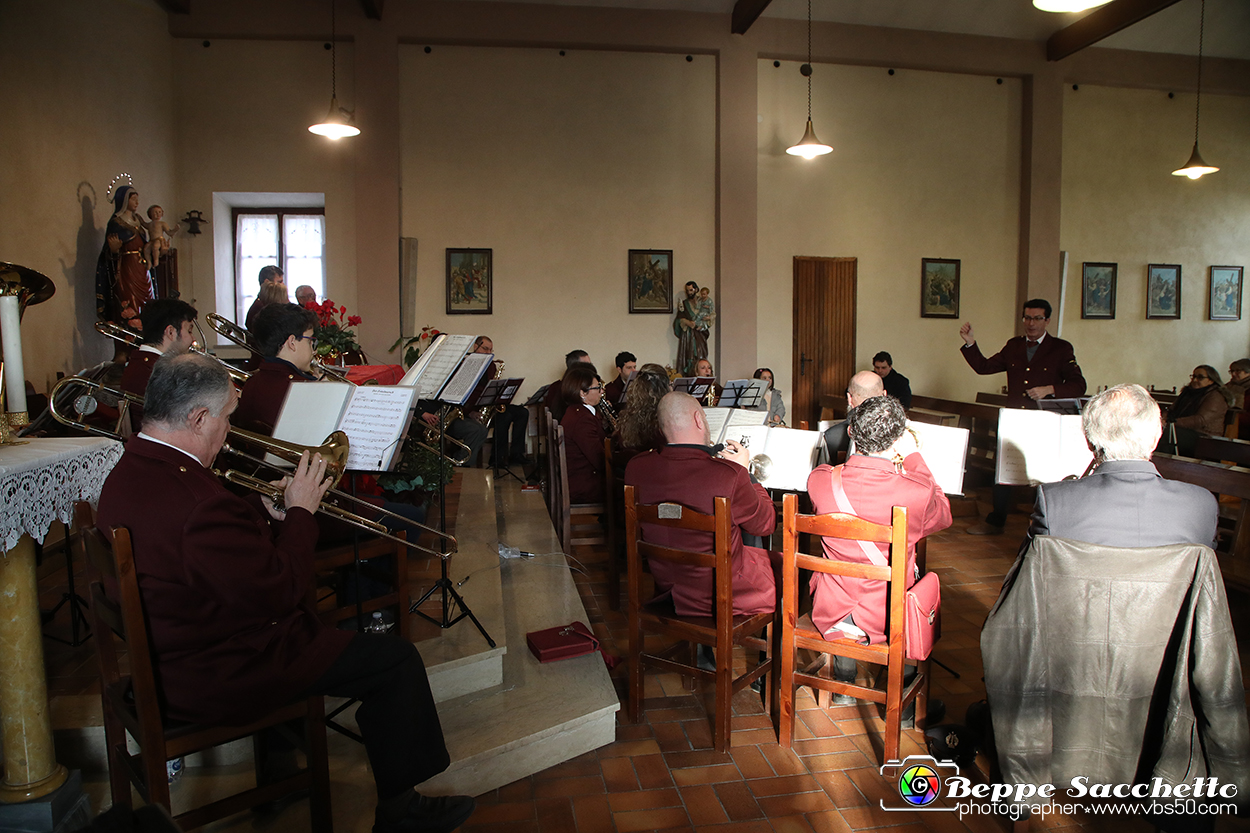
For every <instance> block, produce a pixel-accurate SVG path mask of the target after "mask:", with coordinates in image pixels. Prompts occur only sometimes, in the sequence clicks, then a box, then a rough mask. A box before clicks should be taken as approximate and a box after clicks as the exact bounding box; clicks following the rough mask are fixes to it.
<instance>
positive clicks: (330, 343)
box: [304, 298, 360, 356]
mask: <svg viewBox="0 0 1250 833" xmlns="http://www.w3.org/2000/svg"><path fill="white" fill-rule="evenodd" d="M304 306H305V308H307V309H310V310H312V311H313V312H315V313H316V314H317V354H318V355H321V356H338V355H342V354H343V353H351V352H353V351H359V350H360V342H358V341H356V334H355V333H354V332H352V330H351V329H350V328H351V327H358V326H360V316H359V315H348V314H347V307H342V306H337V305H336V304H335V303H334V302H333V301H331V300H330V299H329V298H327V299H325V300H324V301H322V302H321V303H320V304H318V303H315V302H309V303H307V304H305V305H304Z"/></svg>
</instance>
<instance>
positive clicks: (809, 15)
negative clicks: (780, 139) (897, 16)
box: [807, 0, 1206, 121]
mask: <svg viewBox="0 0 1250 833" xmlns="http://www.w3.org/2000/svg"><path fill="white" fill-rule="evenodd" d="M1203 2H1204V3H1205V2H1206V0H1203ZM1198 52H1199V53H1200V54H1201V52H1202V47H1201V45H1200V46H1199V47H1198ZM1198 86H1199V89H1201V87H1202V60H1201V58H1199V61H1198ZM807 120H808V121H811V120H812V0H807Z"/></svg>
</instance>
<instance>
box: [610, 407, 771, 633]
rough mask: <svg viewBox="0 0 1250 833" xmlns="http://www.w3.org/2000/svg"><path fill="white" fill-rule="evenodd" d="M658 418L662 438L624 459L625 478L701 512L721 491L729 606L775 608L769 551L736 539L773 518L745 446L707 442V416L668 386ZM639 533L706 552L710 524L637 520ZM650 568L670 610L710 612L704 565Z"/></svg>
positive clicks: (765, 530) (649, 499)
mask: <svg viewBox="0 0 1250 833" xmlns="http://www.w3.org/2000/svg"><path fill="white" fill-rule="evenodd" d="M659 421H660V430H661V431H663V432H664V437H665V439H667V440H668V445H666V446H664V448H662V449H660V450H659V451H647V452H644V453H642V454H639V455H638V456H637V457H634V458H633V459H632V460H630V461H629V465H627V466H626V467H625V483H626V484H627V485H630V486H633V487H634V490H635V494H636V495H637V500H638V501H640V502H641V503H665V502H668V503H680V504H682V505H683V506H688V507H690V508H691V509H693V510H695V511H696V512H703V513H705V514H709V515H710V514H711V513H712V512H713V510H714V508H715V507H714V499H715V498H717V497H728V498H729V499H730V511H731V513H732V518H731V523H732V526H731V527H730V541H729V549H730V555H731V557H732V559H733V588H734V599H733V601H734V614H735V615H751V614H755V613H765V612H767V611H771V610H775V609H776V607H777V589H776V578H775V575H774V573H773V567H772V561H771V559H770V557H769V553H768V551H766V550H763V549H760V548H759V547H748V546H745V545H744V544H743V543H742V535H743V533H748V534H751V535H771V534H772V532H773V527H774V526H775V525H776V522H777V512H776V510H775V509H774V508H773V502H772V499H771V498H770V497H769V496H768V492H766V491H764V487H763V486H761V485H760V484H759V483H757V482H755V481H754V480H753V479H752V477H751V475H750V474H749V473H748V472H747V463H748V462H749V460H750V454H749V452H748V451H747V450H746V448H744V447H743V446H741V445H739V444H738V443H736V442H733V441H730V442H729V443H728V444H727V446H726V448H725V449H724V450H723V451H721V452H719V453H717V452H716V451H715V450H713V448H712V447H711V445H710V443H711V438H710V437H709V435H708V427H707V416H706V415H705V414H704V413H703V408H702V407H701V406H700V405H699V403H698V401H697V400H696V399H695V398H694V397H692V396H690V394H687V393H676V392H674V393H669V394H667V395H666V396H665V397H664V398H663V399H661V400H660V406H659ZM643 537H644V538H646V540H647V541H649V542H651V543H655V544H660V545H662V546H669V547H679V548H681V549H687V550H693V551H696V552H712V547H713V536H712V533H710V532H693V531H688V530H682V529H663V528H656V529H648V528H647V527H646V526H644V527H643ZM651 573H652V575H653V576H654V577H655V588H656V593H657V598H661V599H662V598H664V597H665V596H669V597H671V598H672V600H673V607H674V608H675V609H676V612H677V615H679V616H711V615H712V601H713V598H714V588H713V587H712V571H711V570H710V569H709V568H707V567H688V566H685V565H681V564H673V563H671V562H665V561H658V562H655V563H654V564H652V565H651Z"/></svg>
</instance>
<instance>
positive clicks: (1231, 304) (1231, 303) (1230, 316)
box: [1207, 266, 1244, 321]
mask: <svg viewBox="0 0 1250 833" xmlns="http://www.w3.org/2000/svg"><path fill="white" fill-rule="evenodd" d="M1243 271H1244V270H1243V268H1242V267H1240V266H1212V267H1211V287H1210V291H1209V292H1208V299H1207V318H1209V319H1211V320H1212V321H1240V320H1241V278H1242V272H1243Z"/></svg>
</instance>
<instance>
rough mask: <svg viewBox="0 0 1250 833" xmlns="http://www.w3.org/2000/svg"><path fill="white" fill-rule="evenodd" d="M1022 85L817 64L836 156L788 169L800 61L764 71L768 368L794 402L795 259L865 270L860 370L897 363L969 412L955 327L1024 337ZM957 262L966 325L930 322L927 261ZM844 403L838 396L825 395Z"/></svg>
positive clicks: (802, 112)
mask: <svg viewBox="0 0 1250 833" xmlns="http://www.w3.org/2000/svg"><path fill="white" fill-rule="evenodd" d="M1021 96H1022V89H1021V82H1020V79H1018V78H1006V79H1004V81H1003V83H1002V84H998V83H996V79H995V78H994V77H986V76H980V75H960V74H955V73H941V72H925V71H917V70H896V71H895V72H894V74H892V75H891V74H890V73H889V72H888V71H887V68H886V67H852V66H838V65H830V64H817V65H816V67H815V71H814V74H813V76H812V120H813V122H814V127H815V130H816V134H817V135H818V136H819V137H820V138H821V140H822V141H824V142H825V143H826V144H828V145H830V146H831V147H832V148H833V152H832V153H830V154H828V155H826V156H822V157H818V158H816V159H813V160H811V161H806V160H803V159H796V158H795V157H792V156H788V155H787V154H786V152H785V149H786V147H787V146H788V145H790V144H792V143H794V142H795V141H797V140H798V138H799V136H800V135H801V131H802V128H803V124H804V120H805V118H806V105H807V86H806V84H805V83H804V79H803V78H802V76H801V75H800V74H799V71H798V63H796V62H784V61H783V62H782V65H781V67H780V68H777V67H774V66H773V61H770V60H763V61H760V62H759V101H760V107H759V109H760V123H759V192H760V196H759V206H758V210H759V239H760V257H759V284H758V293H759V310H760V313H759V315H760V324H759V331H760V361H761V363H763V364H765V365H769V366H771V367H772V368H773V371H774V373H775V374H776V378H777V384H778V387H780V388H781V389H782V391H783V392H786V391H790V390H792V389H793V381H792V362H791V354H792V352H793V347H792V342H791V332H792V326H791V322H792V316H793V292H792V289H793V279H792V275H793V269H792V263H793V258H794V256H795V255H800V256H816V257H854V258H857V270H858V273H857V276H858V283H857V307H858V309H857V311H856V313H857V316H858V321H857V325H858V326H857V328H856V333H857V344H856V363H857V366H858V367H859V368H861V369H865V368H871V366H872V356H873V355H874V354H875V353H877V351H879V350H885V351H887V352H889V353H890V354H891V356H892V357H893V359H894V363H895V366H897V367H898V369H899V372H901V373H903V374H904V375H906V376H908V377H909V378H910V379H911V382H912V388H913V390H916V391H919V392H923V393H926V394H929V395H938V396H948V397H952V398H972V397H974V396H975V395H976V391H977V390H979V389H981V388H982V385H981V384H980V383H979V382H978V379H977V377H976V376H974V375H972V374H971V373H970V372H969V371H968V370H967V367H966V366H965V365H964V363H963V361H961V360H960V359H959V356H958V347H959V345H960V344H961V343H962V342H961V341H960V338H959V325H960V323H961V322H962V321H963V320H964V319H968V320H971V321H973V322H974V323H975V324H976V325H977V331H978V333H979V334H980V333H983V334H984V337H985V338H986V340H987V343H988V342H992V341H994V340H995V339H998V340H999V343H1001V341H1002V340H1003V339H1005V338H1007V337H1009V336H1011V335H1012V334H1013V318H1014V316H1013V315H1012V310H1013V309H1014V307H1015V290H1014V286H1015V277H1014V276H1015V272H1016V269H1017V247H1018V240H1019V201H1020V133H1021V106H1022V100H1021ZM925 257H930V258H955V259H959V260H960V261H961V264H960V267H961V272H960V279H961V288H960V307H959V312H960V319H958V320H954V319H942V318H921V317H920V268H921V258H925ZM829 392H830V393H834V392H836V391H829Z"/></svg>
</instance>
